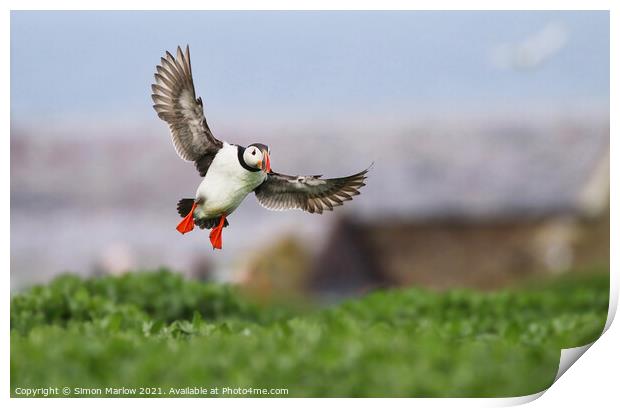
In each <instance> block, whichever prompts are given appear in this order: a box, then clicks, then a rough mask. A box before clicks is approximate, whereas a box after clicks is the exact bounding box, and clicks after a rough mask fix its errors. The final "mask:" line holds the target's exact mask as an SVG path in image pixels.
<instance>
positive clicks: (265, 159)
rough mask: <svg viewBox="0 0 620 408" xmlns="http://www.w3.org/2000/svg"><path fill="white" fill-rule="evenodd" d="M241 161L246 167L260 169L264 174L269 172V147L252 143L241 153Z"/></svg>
mask: <svg viewBox="0 0 620 408" xmlns="http://www.w3.org/2000/svg"><path fill="white" fill-rule="evenodd" d="M243 161H244V162H245V164H247V165H248V166H250V167H252V168H255V169H261V170H263V171H264V172H265V173H269V172H270V171H271V162H270V159H269V147H268V146H266V145H264V144H262V143H252V144H251V145H249V146H248V147H246V149H245V152H243Z"/></svg>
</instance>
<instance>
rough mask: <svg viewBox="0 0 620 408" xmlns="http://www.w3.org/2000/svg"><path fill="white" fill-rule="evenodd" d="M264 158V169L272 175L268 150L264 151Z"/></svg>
mask: <svg viewBox="0 0 620 408" xmlns="http://www.w3.org/2000/svg"><path fill="white" fill-rule="evenodd" d="M263 157H264V160H263V162H262V166H261V167H262V168H263V170H264V171H265V172H266V173H270V172H271V160H270V159H269V152H268V151H266V150H263Z"/></svg>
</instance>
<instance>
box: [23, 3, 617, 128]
mask: <svg viewBox="0 0 620 408" xmlns="http://www.w3.org/2000/svg"><path fill="white" fill-rule="evenodd" d="M545 41H546V42H545ZM186 43H189V44H190V47H191V52H192V62H193V72H194V76H195V82H196V88H197V92H198V94H199V95H201V96H202V98H203V100H204V101H205V104H206V107H207V115H208V117H213V116H217V117H219V118H229V119H231V118H255V117H261V118H263V119H265V120H267V121H269V120H273V121H276V120H281V119H295V118H306V119H307V118H312V117H317V118H326V117H327V118H329V117H334V116H347V115H357V116H358V117H359V116H366V115H369V116H381V115H388V114H389V115H396V116H399V115H401V116H403V117H407V116H408V115H411V113H412V112H415V111H419V110H431V111H433V110H436V111H440V112H448V113H450V112H458V111H459V110H464V109H478V110H485V109H494V108H497V107H503V108H507V109H510V108H511V107H514V106H518V107H524V106H525V107H528V106H533V107H536V106H543V107H545V106H553V107H559V108H563V107H566V108H567V109H573V110H575V109H581V107H585V108H589V107H594V108H601V107H602V108H603V110H605V109H608V103H609V14H608V13H607V12H579V11H577V12H476V11H469V12H64V11H55V12H25V11H19V12H12V13H11V109H12V112H11V114H12V119H13V121H14V123H24V122H27V121H34V120H41V121H51V122H53V121H55V120H58V121H71V120H84V119H85V118H92V120H97V121H98V120H100V118H110V120H119V119H124V120H126V119H131V120H137V121H142V120H150V121H152V120H153V112H152V109H151V100H150V87H149V86H150V83H151V82H152V75H153V72H154V66H155V65H156V64H157V63H158V62H159V57H160V56H161V55H162V53H163V52H164V51H165V50H166V49H170V50H171V49H173V48H174V47H175V46H176V45H177V44H186ZM523 67H525V69H521V68H523Z"/></svg>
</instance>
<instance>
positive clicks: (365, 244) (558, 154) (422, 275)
mask: <svg viewBox="0 0 620 408" xmlns="http://www.w3.org/2000/svg"><path fill="white" fill-rule="evenodd" d="M496 132H497V134H496V137H494V138H493V143H488V142H489V139H488V138H487V137H486V136H485V132H483V133H481V134H479V135H478V136H475V135H472V136H471V137H470V138H468V140H467V143H468V144H469V145H470V148H463V149H460V148H459V146H457V145H452V146H450V145H447V144H446V145H444V146H443V148H444V149H446V150H448V151H449V152H450V157H451V159H450V160H445V157H446V156H443V155H435V156H434V157H433V155H431V156H429V157H426V160H427V162H428V163H427V164H428V165H429V167H431V168H434V167H443V171H444V173H443V177H442V178H441V179H438V180H437V186H436V189H437V193H436V194H433V195H434V196H440V195H441V194H442V193H441V192H442V191H453V192H454V194H453V195H452V196H451V197H450V199H449V201H445V202H443V203H442V202H439V201H436V202H435V204H436V205H435V206H429V208H428V209H427V211H426V212H421V211H418V212H414V211H411V210H408V209H407V206H408V203H407V197H408V196H410V195H411V194H415V193H416V187H417V186H416V183H415V176H413V175H412V176H411V178H410V181H409V182H404V181H403V179H402V178H398V177H394V176H392V177H384V178H382V179H381V181H378V180H376V179H374V180H369V183H381V184H382V185H383V186H384V188H385V189H386V190H390V188H392V189H393V191H398V189H401V190H408V191H403V193H402V194H385V195H383V196H382V197H381V199H380V200H375V201H374V202H373V203H372V209H369V210H368V211H358V212H356V213H353V214H348V215H347V216H344V217H341V218H340V219H339V220H338V222H336V223H334V224H333V226H332V228H331V230H330V232H329V234H328V237H327V239H326V240H325V245H323V247H322V249H321V250H320V251H319V253H318V255H317V257H316V258H315V260H314V262H313V265H312V268H311V271H310V274H309V276H308V280H307V287H308V289H309V290H311V291H314V292H320V293H322V294H325V295H335V296H343V295H351V294H356V293H361V292H364V291H367V290H369V289H373V288H379V287H386V286H404V285H421V286H425V287H432V288H437V289H444V288H450V287H477V288H496V287H501V286H503V285H506V284H509V283H511V282H514V281H516V280H520V279H523V278H528V277H532V276H536V275H541V274H558V273H562V272H565V271H567V270H569V269H579V268H585V267H588V266H592V265H597V266H605V265H607V267H608V263H609V136H608V130H607V131H602V132H594V131H593V130H592V129H581V130H577V129H571V130H568V129H561V128H560V129H556V130H555V132H556V133H553V132H551V133H548V132H547V131H543V130H539V131H536V130H534V131H532V130H531V129H526V130H524V131H522V132H519V131H512V132H505V130H501V129H497V130H496ZM558 132H559V133H558ZM487 135H488V133H487ZM481 140H484V142H481ZM542 140H547V141H552V142H553V141H554V143H552V146H555V148H545V149H542V148H541V146H544V144H541V143H540V141H542ZM439 144H442V142H439ZM472 145H473V146H474V148H473V149H472V148H471V146H472ZM429 151H432V150H429ZM506 153H507V154H506ZM465 156H469V157H466V158H465ZM493 156H499V157H495V159H494V160H489V159H488V158H489V157H493ZM464 158H465V159H466V160H465V162H467V163H470V165H469V166H458V165H456V164H458V163H460V162H463V161H464ZM498 158H499V160H497V159H498ZM519 165H521V166H522V168H521V169H519ZM534 167H535V168H536V169H537V170H536V171H532V169H533V168H534ZM507 168H508V169H514V170H516V171H512V172H507ZM454 172H458V173H459V174H458V175H454V174H451V173H454ZM481 172H482V174H483V176H482V177H481V176H480V174H481ZM454 181H457V182H458V185H454V184H453V183H454ZM420 183H424V184H425V185H428V180H425V181H422V180H420ZM390 185H391V186H390ZM464 190H466V191H465V192H464V193H463V194H462V195H461V194H459V192H461V191H464ZM418 192H419V190H418ZM431 194H432V193H431ZM476 196H478V197H480V198H481V199H480V200H478V201H476V199H475V197H476ZM472 197H473V199H472ZM489 197H493V199H489ZM409 204H411V203H409ZM442 204H443V205H442Z"/></svg>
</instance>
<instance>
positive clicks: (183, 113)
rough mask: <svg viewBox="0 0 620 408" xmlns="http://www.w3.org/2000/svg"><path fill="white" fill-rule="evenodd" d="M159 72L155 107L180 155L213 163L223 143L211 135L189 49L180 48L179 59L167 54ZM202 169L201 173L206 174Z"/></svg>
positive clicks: (153, 88) (163, 58) (153, 96)
mask: <svg viewBox="0 0 620 408" xmlns="http://www.w3.org/2000/svg"><path fill="white" fill-rule="evenodd" d="M156 71H157V72H156V73H155V83H154V84H152V85H151V90H152V91H153V94H152V95H151V98H152V99H153V102H154V103H155V104H154V105H153V108H154V109H155V112H157V115H158V116H159V117H160V118H161V119H162V120H164V121H166V122H167V123H168V126H169V127H170V132H171V134H172V144H173V145H174V148H175V150H176V152H177V154H178V155H179V157H181V158H182V159H183V160H187V161H195V162H201V163H207V162H208V163H210V162H211V161H212V160H213V157H214V156H215V154H216V153H217V151H218V150H219V149H220V148H221V147H222V146H223V143H222V142H221V141H220V140H218V139H216V138H215V136H213V134H212V133H211V130H210V129H209V126H208V125H207V120H206V118H205V115H204V111H203V107H202V101H201V100H200V98H198V99H196V92H195V90H194V80H193V78H192V65H191V61H190V55H189V47H186V49H185V53H183V51H182V50H181V47H177V56H176V58H175V57H174V56H173V55H172V54H171V53H170V52H168V51H166V56H165V57H162V58H161V63H160V65H158V66H157V67H156ZM197 167H198V166H197ZM202 167H204V166H202ZM202 167H201V169H200V170H199V171H200V172H201V174H202V173H203V172H206V169H204V168H202ZM202 175H204V174H202Z"/></svg>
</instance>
